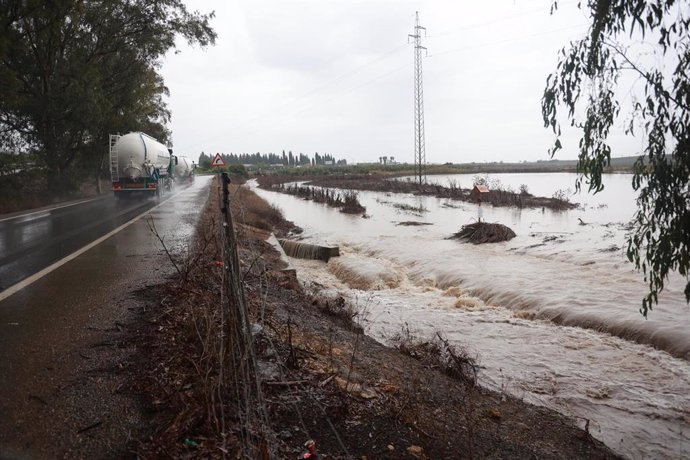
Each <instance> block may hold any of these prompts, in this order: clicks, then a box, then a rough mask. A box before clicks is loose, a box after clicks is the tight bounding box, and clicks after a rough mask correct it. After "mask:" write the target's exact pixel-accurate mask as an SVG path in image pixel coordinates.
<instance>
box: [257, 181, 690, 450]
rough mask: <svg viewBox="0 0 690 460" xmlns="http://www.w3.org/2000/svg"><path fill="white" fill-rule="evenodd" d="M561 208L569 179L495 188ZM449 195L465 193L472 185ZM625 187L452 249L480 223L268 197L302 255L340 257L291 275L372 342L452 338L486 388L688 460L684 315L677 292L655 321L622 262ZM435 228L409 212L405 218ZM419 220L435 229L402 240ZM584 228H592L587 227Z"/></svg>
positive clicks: (372, 205) (499, 217) (611, 439)
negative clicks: (524, 191) (327, 250)
mask: <svg viewBox="0 0 690 460" xmlns="http://www.w3.org/2000/svg"><path fill="white" fill-rule="evenodd" d="M490 178H497V179H499V180H501V181H502V182H503V184H504V185H510V186H512V188H513V189H515V190H517V189H519V186H520V184H523V183H524V184H528V186H529V188H530V192H532V193H535V194H538V195H542V196H551V195H552V194H553V193H554V192H556V191H557V190H562V189H567V188H571V189H574V179H575V175H573V174H565V173H559V174H521V175H518V174H514V175H507V174H504V175H491V176H490ZM430 179H431V180H438V181H443V180H448V179H452V180H455V181H457V182H459V183H460V185H462V186H463V187H467V186H468V185H470V183H471V180H472V176H454V177H437V178H431V177H430ZM629 184H630V176H629V175H612V176H607V177H606V185H607V188H606V190H605V191H604V193H602V194H599V195H596V196H590V195H586V194H584V195H579V196H572V197H571V200H572V201H576V202H579V203H580V204H581V206H580V207H579V208H578V209H575V210H571V211H563V212H552V211H549V210H542V209H522V210H520V209H513V208H492V207H490V206H489V207H484V209H483V220H486V221H488V222H500V223H502V224H505V225H507V226H509V227H510V228H512V229H513V230H514V231H515V232H516V233H517V237H516V238H515V239H513V240H511V241H509V242H505V243H497V244H492V245H479V246H475V245H471V244H462V243H458V242H456V241H449V240H447V239H446V238H447V237H448V236H450V235H451V234H453V233H454V232H456V231H457V230H458V229H459V228H460V227H461V226H462V225H464V224H467V223H471V222H474V221H476V219H477V207H476V206H475V205H472V204H468V203H463V202H457V201H450V200H441V199H436V198H433V197H418V196H412V195H395V194H382V193H374V192H362V193H360V201H361V202H362V204H363V205H364V206H366V208H367V214H368V215H370V216H371V217H370V218H369V219H362V218H361V217H359V216H348V215H344V214H342V213H339V212H338V211H337V210H334V209H331V208H328V207H326V206H323V205H319V204H315V203H311V202H307V201H303V200H300V199H298V198H295V197H292V196H288V195H282V194H278V193H273V192H267V191H263V190H258V193H259V194H260V195H261V196H263V197H264V198H266V199H267V200H268V201H269V202H271V203H272V204H275V205H277V206H278V207H280V208H281V209H282V210H283V211H284V213H285V215H286V218H288V219H290V220H293V221H294V222H295V223H296V224H297V225H299V226H301V227H302V228H304V230H305V232H304V236H305V241H306V242H309V243H315V244H333V245H338V246H340V253H341V256H340V257H339V258H333V259H331V260H330V261H329V262H328V263H327V264H326V263H323V262H319V261H304V260H298V259H294V260H292V263H293V265H294V266H295V268H296V269H297V272H298V275H299V276H300V279H301V280H302V281H303V282H304V283H307V284H309V283H311V282H316V283H319V284H320V285H323V286H327V290H329V291H331V292H332V293H333V294H334V295H335V294H336V293H337V294H340V295H345V296H347V297H348V298H349V299H350V300H351V301H352V302H354V303H356V304H358V305H359V307H360V309H361V310H362V311H363V314H364V315H365V316H366V318H367V330H368V332H369V333H370V334H372V335H373V336H374V337H376V338H378V339H379V340H382V341H384V342H385V341H387V340H388V338H390V337H391V336H392V335H393V334H395V333H397V332H400V330H401V328H403V327H406V325H408V326H409V328H410V329H411V330H412V331H413V332H414V333H415V334H418V335H420V336H425V335H431V334H433V333H434V332H435V331H442V332H443V333H444V334H445V335H446V336H447V337H448V338H449V339H450V340H451V341H453V342H454V343H455V344H458V345H461V346H465V347H468V348H469V349H470V350H471V351H472V352H474V353H475V354H476V355H477V356H478V357H479V360H480V363H481V365H482V366H483V367H482V371H481V373H480V379H481V381H482V382H483V384H484V385H487V386H489V387H492V388H495V389H498V390H500V391H507V392H510V393H511V394H513V395H516V396H518V397H520V398H523V399H525V400H527V401H529V402H533V403H536V404H540V405H544V406H547V407H549V408H552V409H554V410H557V411H559V412H562V413H565V414H567V415H570V416H573V417H575V418H576V419H577V420H579V423H580V424H581V426H584V424H585V423H586V420H589V421H590V425H589V427H590V431H591V432H592V434H593V435H594V436H595V437H597V438H598V439H600V440H602V441H603V442H605V443H606V444H607V445H608V446H610V447H611V448H613V449H614V450H615V451H617V452H618V453H620V454H622V455H624V456H626V457H628V458H686V457H687V456H688V455H690V363H689V361H688V359H689V358H690V333H689V332H688V331H690V311H689V310H688V307H687V305H686V303H685V300H684V297H683V288H684V279H682V278H681V277H680V276H672V277H671V279H670V280H669V283H668V287H667V289H666V290H665V292H664V293H663V295H662V296H661V297H660V303H659V306H658V307H657V308H655V310H654V311H653V312H651V314H650V316H649V319H647V320H645V319H644V318H643V317H642V316H641V315H640V314H639V313H638V308H639V305H640V300H641V298H642V296H643V295H644V293H645V283H644V280H643V279H642V276H641V275H640V274H639V273H637V272H635V271H634V270H633V267H632V266H631V265H630V264H629V263H628V262H627V261H626V259H625V255H624V249H623V248H624V247H625V235H626V231H627V230H626V229H627V224H628V222H629V220H630V219H631V217H632V215H633V212H634V210H635V202H634V194H633V192H632V190H631V188H630V185H629ZM396 203H397V204H405V205H409V207H416V208H418V209H420V208H424V209H426V210H427V211H426V212H414V213H413V212H406V211H403V210H401V209H400V206H398V207H396V206H395V204H396ZM410 220H415V221H418V222H423V223H427V224H431V225H423V226H401V225H397V224H398V223H399V222H405V221H410ZM582 223H585V225H582Z"/></svg>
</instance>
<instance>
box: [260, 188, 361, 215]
mask: <svg viewBox="0 0 690 460" xmlns="http://www.w3.org/2000/svg"><path fill="white" fill-rule="evenodd" d="M261 183H262V181H259V184H261ZM269 188H270V189H271V190H273V191H276V192H280V193H287V194H288V195H294V196H298V197H300V198H302V199H304V200H309V201H313V202H315V203H324V204H327V205H328V206H330V207H333V208H340V212H344V213H346V214H364V213H365V212H366V208H365V207H364V206H362V204H361V203H360V202H359V200H358V198H357V192H355V191H353V190H343V191H336V190H329V189H327V188H324V187H310V186H308V185H299V184H291V185H287V186H286V185H285V184H284V183H282V182H281V183H276V184H273V185H272V186H271V187H269Z"/></svg>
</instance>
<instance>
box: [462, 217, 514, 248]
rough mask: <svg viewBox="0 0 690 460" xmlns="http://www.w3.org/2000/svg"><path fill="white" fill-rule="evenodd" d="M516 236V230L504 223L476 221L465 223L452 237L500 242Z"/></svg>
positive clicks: (478, 242) (483, 241)
mask: <svg viewBox="0 0 690 460" xmlns="http://www.w3.org/2000/svg"><path fill="white" fill-rule="evenodd" d="M513 238H515V232H514V231H512V230H511V229H510V228H508V227H506V226H505V225H503V224H490V223H488V222H475V223H474V224H469V225H463V226H462V228H461V229H460V231H459V232H457V233H455V234H453V236H451V237H450V239H454V240H463V241H468V242H470V243H474V244H482V243H498V242H501V241H508V240H511V239H513Z"/></svg>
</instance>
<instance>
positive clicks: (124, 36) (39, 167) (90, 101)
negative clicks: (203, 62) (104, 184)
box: [0, 0, 216, 194]
mask: <svg viewBox="0 0 690 460" xmlns="http://www.w3.org/2000/svg"><path fill="white" fill-rule="evenodd" d="M211 18H213V13H211V14H201V13H199V12H196V11H194V12H190V11H188V10H187V8H186V6H185V4H184V3H183V1H182V0H158V1H156V2H155V3H151V2H149V1H147V0H93V1H88V2H84V1H82V0H60V1H44V0H3V1H1V2H0V155H4V156H5V157H9V156H12V155H14V156H19V155H28V154H30V155H32V158H33V160H35V161H33V160H32V164H33V165H34V166H35V169H34V170H35V171H40V172H41V174H42V175H43V177H44V179H45V181H46V187H47V189H48V190H49V191H50V192H53V193H57V194H61V193H63V192H67V191H69V190H70V189H73V188H75V187H76V186H77V185H79V183H80V182H83V179H84V176H85V174H88V176H90V177H91V178H92V179H93V178H97V177H98V176H100V175H101V174H103V173H104V172H106V171H107V170H108V160H107V152H108V134H110V133H118V132H121V133H125V132H129V131H143V132H146V133H147V134H149V135H152V136H154V137H156V138H157V139H158V140H159V141H161V142H163V143H165V142H167V141H168V139H169V136H170V132H169V130H168V128H167V123H168V122H169V120H170V111H169V110H168V107H167V105H166V103H165V101H164V97H165V96H166V95H167V94H168V89H167V88H166V87H165V85H164V82H163V78H162V76H161V75H160V73H159V70H160V59H161V58H162V57H163V56H164V55H165V54H166V53H167V52H168V51H169V50H171V49H174V48H175V41H176V39H177V38H178V37H181V38H183V39H185V40H186V41H187V42H188V43H190V44H199V45H201V46H206V45H209V44H213V43H214V42H215V38H216V34H215V32H214V31H213V29H212V28H211V26H210V24H209V22H210V20H211Z"/></svg>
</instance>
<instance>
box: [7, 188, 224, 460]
mask: <svg viewBox="0 0 690 460" xmlns="http://www.w3.org/2000/svg"><path fill="white" fill-rule="evenodd" d="M209 183H210V177H197V179H196V181H195V183H194V184H193V185H191V186H190V187H189V188H186V189H183V190H179V189H178V190H175V191H173V192H172V194H171V196H169V197H166V198H164V199H165V201H164V202H162V203H161V204H160V206H156V205H157V204H158V203H155V202H149V201H146V202H136V201H134V202H125V203H120V204H118V203H116V202H115V200H114V199H112V197H109V198H104V199H99V200H95V201H91V202H88V203H83V204H79V205H75V206H69V207H66V208H62V209H56V210H54V211H46V212H45V213H44V212H39V213H37V214H32V215H28V216H26V217H25V218H18V219H11V220H5V221H3V222H0V231H1V235H0V245H1V246H0V258H1V261H2V262H1V267H0V276H2V282H3V287H5V288H6V287H8V286H9V285H10V284H13V283H14V282H16V281H18V280H21V279H23V278H26V277H27V276H31V274H32V273H34V272H36V271H38V270H40V269H41V268H43V267H45V266H47V265H50V264H51V263H53V262H55V261H56V260H59V259H61V258H62V257H64V256H66V255H68V254H70V253H71V252H73V251H74V250H75V249H79V248H81V247H83V246H84V245H86V244H88V243H90V242H91V241H94V240H95V239H97V238H98V237H100V236H102V235H104V234H106V233H107V232H109V231H111V230H113V229H114V228H117V227H118V226H120V225H122V224H123V223H124V222H126V221H129V220H131V219H132V218H133V217H135V216H137V215H140V214H142V213H145V212H147V210H148V211H149V212H148V213H147V215H146V216H144V217H142V218H140V219H139V220H137V221H136V222H134V223H132V224H131V225H129V226H127V227H125V228H124V229H122V230H121V231H119V232H118V233H116V234H114V235H113V236H111V237H109V238H108V239H106V240H105V241H103V242H102V243H100V244H98V245H96V246H95V247H93V248H91V249H89V250H88V251H86V252H84V253H83V254H81V255H80V256H78V257H76V258H75V259H73V260H71V261H69V262H67V263H65V264H64V265H62V266H60V267H59V268H57V269H56V270H54V271H52V272H50V273H48V274H47V275H45V276H43V277H42V278H40V279H38V280H37V281H35V282H33V283H32V284H30V285H29V286H27V287H25V288H23V289H21V290H20V291H18V292H16V293H14V294H13V295H11V296H9V297H7V298H6V299H4V300H2V301H0V458H8V457H9V458H16V457H20V458H24V457H26V458H53V457H57V456H59V457H63V456H65V455H67V456H69V455H68V454H69V451H68V450H63V449H68V447H65V446H66V445H67V444H69V442H72V441H73V440H72V439H71V438H70V439H68V440H64V437H65V436H66V434H65V430H67V435H69V436H71V437H73V434H74V433H75V429H76V428H77V427H79V426H80V424H84V423H87V422H88V420H91V419H98V420H102V421H103V423H102V426H101V427H100V428H99V429H100V430H107V429H109V427H111V426H112V427H116V426H119V425H118V423H120V422H121V421H119V422H118V423H115V419H117V418H118V416H117V414H114V413H112V412H111V409H112V405H113V404H114V403H113V402H112V398H113V396H110V395H111V393H108V394H107V395H106V396H107V397H103V396H102V395H98V392H99V391H100V390H99V388H100V386H99V385H101V384H100V383H98V382H96V381H95V380H94V381H93V382H92V380H93V378H92V377H91V374H90V373H89V371H85V370H84V366H86V365H89V364H92V365H95V363H96V362H97V357H96V356H95V353H97V352H98V351H99V350H101V349H102V348H103V347H99V346H97V344H98V342H99V341H101V340H103V333H102V332H101V331H104V330H106V329H113V328H114V327H115V326H117V328H119V324H120V323H127V322H128V321H131V314H132V313H131V311H129V310H132V308H131V306H132V305H133V303H135V302H136V300H135V298H136V295H135V294H134V293H135V291H141V290H146V289H150V288H151V286H153V285H155V284H157V283H160V282H162V281H164V280H165V278H166V277H167V276H169V275H170V274H171V273H172V272H173V271H174V268H173V267H172V265H171V263H170V262H169V261H168V259H167V256H166V255H165V252H164V251H163V250H162V247H161V245H160V242H159V241H158V240H157V238H156V236H155V235H154V234H153V233H152V232H151V230H150V229H149V224H148V222H147V221H149V219H152V221H153V222H154V223H155V226H156V229H157V231H158V233H159V235H160V236H162V237H163V238H164V241H165V243H166V245H167V246H168V247H169V248H170V249H171V250H173V251H185V250H186V249H187V245H188V244H189V243H190V240H191V236H192V235H193V231H194V227H195V224H196V221H197V218H198V216H199V213H200V212H201V210H202V209H203V206H204V204H205V202H206V198H207V196H208V186H209ZM154 206H156V207H154ZM5 283H8V284H5ZM152 305H153V304H152ZM155 305H156V306H157V305H158V303H157V302H156V303H155ZM94 344H96V345H94ZM94 347H95V348H94ZM87 358H88V359H87ZM85 375H86V376H88V377H84V376H85ZM76 389H79V390H78V391H77V390H76ZM90 391H92V392H93V394H89V392H90ZM75 393H78V394H75ZM85 398H86V399H85ZM109 404H110V405H109ZM118 405H119V407H121V406H122V404H120V403H118ZM56 413H59V414H60V416H59V417H58V418H56V417H55V414H56ZM108 417H111V418H112V419H113V420H111V421H112V423H110V424H109V423H108V420H109V419H108ZM120 418H121V417H120ZM120 424H121V423H120ZM113 429H115V428H113ZM70 433H71V434H70ZM118 433H119V432H118ZM118 433H115V434H113V436H117V435H118ZM123 433H124V434H122V436H126V435H127V433H126V432H123ZM75 442H76V441H75ZM79 442H81V443H86V444H82V445H80V448H79V452H81V453H82V454H83V453H84V452H88V442H90V441H89V439H88V438H87V437H83V439H82V438H80V439H79ZM94 442H95V441H94ZM123 442H124V441H123ZM94 449H98V446H94Z"/></svg>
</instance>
